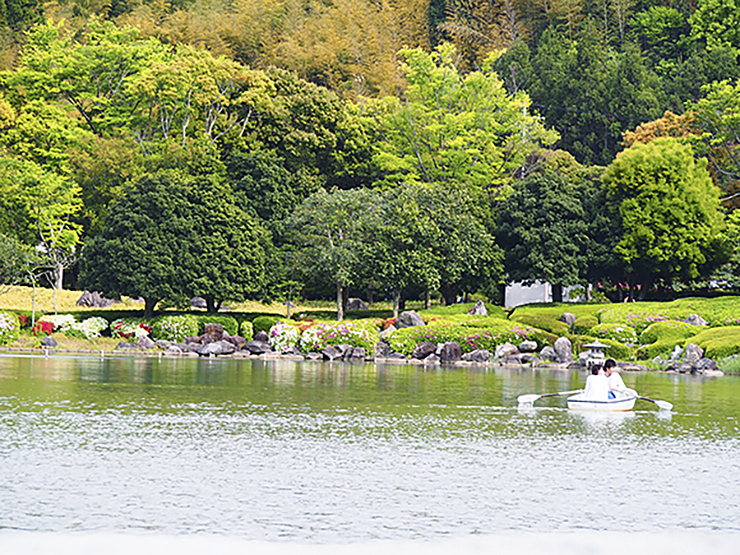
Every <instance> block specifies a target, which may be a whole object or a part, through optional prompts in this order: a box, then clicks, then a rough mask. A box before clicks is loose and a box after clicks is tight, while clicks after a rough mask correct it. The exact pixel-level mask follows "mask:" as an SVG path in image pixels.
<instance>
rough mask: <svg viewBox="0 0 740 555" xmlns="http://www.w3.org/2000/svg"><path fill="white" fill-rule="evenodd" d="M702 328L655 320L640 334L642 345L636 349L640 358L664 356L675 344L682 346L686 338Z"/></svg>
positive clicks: (668, 353) (649, 358)
mask: <svg viewBox="0 0 740 555" xmlns="http://www.w3.org/2000/svg"><path fill="white" fill-rule="evenodd" d="M702 329H703V328H698V327H696V326H692V325H690V324H687V323H685V322H677V321H665V322H655V323H654V324H651V325H650V326H648V327H647V328H646V329H645V331H643V332H642V334H640V343H642V346H641V347H640V348H639V349H638V351H637V358H639V359H640V360H652V359H654V358H655V357H656V356H660V357H661V358H666V357H667V356H668V355H670V354H671V352H673V348H674V347H675V346H676V345H681V346H683V345H684V344H685V342H686V339H688V338H690V337H693V336H694V335H696V334H697V333H699V331H700V330H702Z"/></svg>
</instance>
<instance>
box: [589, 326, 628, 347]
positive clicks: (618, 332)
mask: <svg viewBox="0 0 740 555" xmlns="http://www.w3.org/2000/svg"><path fill="white" fill-rule="evenodd" d="M587 335H591V336H593V337H595V338H597V339H599V340H600V341H603V340H604V339H611V340H612V341H617V342H619V343H624V344H627V345H635V344H636V343H637V332H636V331H635V328H633V327H632V326H629V325H626V324H606V323H604V324H599V325H597V326H595V327H593V328H591V329H590V330H589V332H588V333H587Z"/></svg>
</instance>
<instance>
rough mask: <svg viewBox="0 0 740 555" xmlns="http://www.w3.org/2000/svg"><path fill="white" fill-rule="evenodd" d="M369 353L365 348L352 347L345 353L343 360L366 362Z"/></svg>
mask: <svg viewBox="0 0 740 555" xmlns="http://www.w3.org/2000/svg"><path fill="white" fill-rule="evenodd" d="M366 356H367V352H366V351H365V348H364V347H351V348H349V349H347V350H346V351H345V352H344V355H343V356H342V359H343V360H355V361H357V360H365V357H366Z"/></svg>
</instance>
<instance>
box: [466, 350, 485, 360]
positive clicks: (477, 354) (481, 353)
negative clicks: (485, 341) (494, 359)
mask: <svg viewBox="0 0 740 555" xmlns="http://www.w3.org/2000/svg"><path fill="white" fill-rule="evenodd" d="M462 359H463V360H466V361H468V362H488V361H489V360H491V351H487V350H486V349H476V350H475V351H470V352H469V353H465V354H464V355H463V356H462Z"/></svg>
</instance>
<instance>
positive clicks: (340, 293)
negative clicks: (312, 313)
mask: <svg viewBox="0 0 740 555" xmlns="http://www.w3.org/2000/svg"><path fill="white" fill-rule="evenodd" d="M342 320H344V287H342V280H340V279H338V280H337V322H341V321H342Z"/></svg>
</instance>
